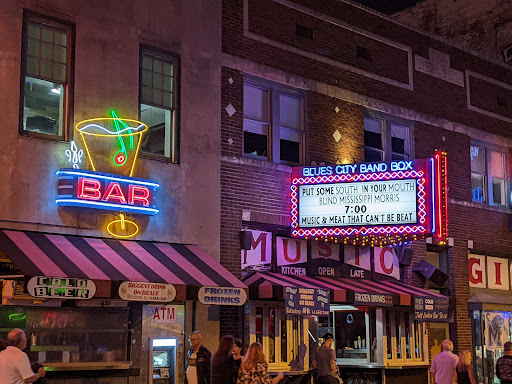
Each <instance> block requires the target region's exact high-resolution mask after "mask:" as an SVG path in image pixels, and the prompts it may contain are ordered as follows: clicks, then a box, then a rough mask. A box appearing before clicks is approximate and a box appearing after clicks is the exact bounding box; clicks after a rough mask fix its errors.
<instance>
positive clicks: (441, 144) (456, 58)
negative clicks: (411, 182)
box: [221, 0, 512, 351]
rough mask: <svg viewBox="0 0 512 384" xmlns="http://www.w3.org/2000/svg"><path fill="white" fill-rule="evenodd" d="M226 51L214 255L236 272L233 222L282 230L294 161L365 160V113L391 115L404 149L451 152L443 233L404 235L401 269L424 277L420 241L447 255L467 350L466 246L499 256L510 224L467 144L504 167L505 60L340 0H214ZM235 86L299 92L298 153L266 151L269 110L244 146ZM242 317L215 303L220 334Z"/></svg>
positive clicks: (456, 331)
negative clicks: (475, 193)
mask: <svg viewBox="0 0 512 384" xmlns="http://www.w3.org/2000/svg"><path fill="white" fill-rule="evenodd" d="M222 52H223V57H222V81H221V92H222V117H221V119H222V120H221V141H222V144H221V147H222V157H221V255H222V257H221V262H222V264H223V265H224V266H226V267H227V268H228V269H230V271H231V272H232V273H234V274H238V275H239V274H240V230H241V229H244V228H245V229H253V230H260V231H270V232H273V233H274V234H275V235H281V236H290V227H289V223H290V206H289V204H290V203H289V188H290V180H291V167H292V166H293V165H297V166H298V165H310V164H320V163H326V164H346V163H352V162H363V161H365V129H366V130H368V128H367V127H365V121H366V118H369V119H371V118H373V117H374V116H379V118H381V119H384V120H386V121H387V120H389V121H395V123H396V121H398V123H396V124H399V125H400V124H401V125H403V126H408V127H410V129H411V130H410V131H409V132H410V134H411V136H410V137H411V142H410V151H405V152H406V155H410V157H411V158H427V157H431V156H432V154H433V152H434V150H435V149H440V150H443V151H446V152H447V153H448V184H449V237H450V239H451V240H450V243H449V246H447V247H441V248H436V247H433V246H432V245H430V244H428V242H427V241H425V240H421V241H417V242H415V243H413V244H411V245H409V248H411V249H412V250H413V258H412V264H411V265H410V266H405V267H404V269H403V273H402V281H403V282H405V283H407V284H410V285H414V286H417V287H421V288H429V287H432V284H430V283H429V281H428V280H426V279H425V278H424V277H422V276H421V275H420V274H418V273H416V272H413V271H412V267H413V266H414V265H416V264H417V263H418V262H419V261H421V260H426V259H427V257H428V254H429V253H432V252H434V253H435V252H439V254H442V255H446V266H445V271H446V272H447V273H448V274H449V276H450V277H449V283H448V285H447V287H445V288H441V289H440V292H442V293H444V294H446V295H448V296H449V297H450V298H451V299H452V302H453V314H454V316H453V319H452V321H451V322H450V325H449V336H450V338H451V339H452V340H453V341H454V344H455V350H456V351H457V350H458V351H462V350H466V349H467V350H471V349H472V323H471V319H470V316H469V313H468V301H469V300H470V298H471V292H470V288H469V283H468V281H469V272H468V253H476V254H480V255H489V256H499V257H502V258H507V259H508V258H510V256H511V255H512V234H511V232H510V230H509V224H508V223H509V212H510V201H509V200H510V199H508V197H507V196H509V193H510V190H509V185H508V181H506V182H505V185H506V187H505V192H504V197H505V201H502V203H503V204H497V203H496V202H498V196H496V199H495V200H496V201H495V202H494V204H493V203H492V201H491V202H490V201H489V199H486V201H484V202H482V201H480V200H479V199H478V198H476V199H475V198H474V197H472V189H474V186H473V187H472V171H473V174H474V173H475V170H474V169H473V170H472V161H471V160H472V159H471V157H470V149H471V147H472V146H475V145H476V144H475V143H478V145H481V148H484V147H485V148H489V151H491V150H493V149H496V150H499V152H500V153H502V154H504V156H505V157H504V159H505V161H506V163H505V164H506V166H505V165H504V169H505V171H506V174H507V175H510V171H511V170H510V164H511V163H510V155H511V152H510V148H511V147H512V112H511V109H510V106H511V105H512V92H511V89H512V71H510V69H509V68H507V67H506V66H505V65H500V64H499V63H496V62H493V61H488V60H486V59H484V58H482V57H479V56H476V55H475V54H473V53H471V52H469V51H466V50H464V49H462V48H460V47H457V46H454V45H450V44H448V43H447V42H446V41H444V40H442V39H439V38H436V37H434V36H432V35H429V34H425V33H422V32H420V31H417V30H414V29H412V28H410V27H408V26H405V25H403V24H400V23H399V22H397V21H395V20H393V19H391V18H388V17H386V16H383V15H381V14H378V13H376V12H374V11H370V10H368V9H366V8H364V7H362V6H359V5H356V4H353V3H350V2H346V1H322V2H318V1H313V0H293V1H291V0H290V1H288V0H244V1H234V0H223V2H222ZM244 84H245V86H246V87H247V86H249V87H250V86H253V85H254V84H257V85H258V84H260V87H261V88H262V89H263V88H264V89H266V90H268V91H269V92H271V93H272V92H273V91H272V90H275V89H280V87H282V88H283V92H285V93H286V92H297V94H300V95H303V96H300V99H301V100H302V101H303V103H304V104H303V112H304V115H303V129H302V131H301V132H300V151H301V153H300V160H299V161H298V162H297V163H295V164H294V163H293V162H292V163H290V162H289V161H282V160H281V159H280V157H279V151H277V154H276V150H275V148H274V147H275V146H277V144H278V142H276V137H277V140H279V134H277V135H276V130H280V128H279V125H278V123H277V125H276V123H275V119H274V120H272V119H271V121H270V122H268V124H267V125H265V127H267V128H265V130H264V131H263V133H264V135H265V136H266V137H265V139H266V140H267V145H268V152H267V153H264V154H263V158H262V157H261V156H255V154H258V152H257V151H255V152H252V153H246V152H247V151H246V149H245V148H246V147H247V146H248V144H249V143H248V141H250V140H249V137H253V136H250V135H248V138H247V141H246V142H245V143H244V135H245V134H246V133H247V132H252V133H254V132H256V131H255V130H254V129H253V128H250V127H249V123H244V120H251V119H249V118H247V119H244V117H247V116H246V114H249V113H250V111H248V109H250V108H249V107H248V106H244V96H245V95H244ZM247 91H249V89H248V90H247ZM272 95H274V93H272ZM247 97H248V96H247ZM270 103H271V106H275V104H273V102H272V101H270ZM281 108H282V106H281ZM271 109H272V108H271ZM274 112H275V111H274ZM272 113H273V112H270V114H272ZM251 121H252V120H251ZM244 124H245V125H244ZM393 124H394V123H393ZM251 129H252V131H251ZM266 129H268V130H266ZM281 131H282V129H281ZM258 132H260V136H261V135H262V134H261V132H262V131H261V130H260V131H258ZM336 132H339V134H340V137H339V139H338V140H337V139H336V138H335V137H333V135H335V133H336ZM387 134H388V135H389V132H387ZM383 135H384V136H385V135H386V132H384V133H383ZM335 136H336V135H335ZM388 139H389V138H388ZM244 145H245V146H244ZM366 146H368V143H366ZM281 150H282V146H281ZM490 176H492V175H490ZM490 176H489V177H490ZM491 178H492V177H491ZM486 180H487V179H486ZM489 180H490V179H489ZM506 180H509V178H508V176H507V177H506ZM484 187H485V188H487V186H486V185H485V184H484ZM491 194H492V193H491ZM489 197H490V196H489ZM443 257H444V256H443ZM438 288H439V287H438ZM241 315H242V313H241V311H240V312H239V311H237V310H233V311H226V312H224V311H223V312H222V313H221V323H222V325H221V332H224V333H227V332H230V333H235V334H241V332H242V331H243V330H242V328H240V327H242V325H243V322H242V325H239V323H237V321H236V320H237V319H239V318H240V317H239V316H241ZM246 319H247V318H246ZM430 342H431V343H432V340H430Z"/></svg>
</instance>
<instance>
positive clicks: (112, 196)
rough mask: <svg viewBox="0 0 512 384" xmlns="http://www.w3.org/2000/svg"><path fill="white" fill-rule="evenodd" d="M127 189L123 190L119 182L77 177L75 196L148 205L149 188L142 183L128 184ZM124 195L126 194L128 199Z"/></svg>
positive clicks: (114, 202) (124, 203)
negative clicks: (103, 181)
mask: <svg viewBox="0 0 512 384" xmlns="http://www.w3.org/2000/svg"><path fill="white" fill-rule="evenodd" d="M127 189H128V190H127V191H126V192H123V188H122V186H121V184H120V183H118V182H115V181H107V182H106V183H105V185H102V183H101V182H100V181H99V180H96V179H89V178H86V177H79V178H78V185H77V198H79V199H84V200H92V201H105V202H107V203H113V204H123V205H135V206H144V207H148V206H149V205H150V202H149V200H150V197H151V192H150V191H149V188H147V187H145V186H142V185H130V184H128V188H127ZM125 190H126V187H125ZM126 196H128V199H127V198H126Z"/></svg>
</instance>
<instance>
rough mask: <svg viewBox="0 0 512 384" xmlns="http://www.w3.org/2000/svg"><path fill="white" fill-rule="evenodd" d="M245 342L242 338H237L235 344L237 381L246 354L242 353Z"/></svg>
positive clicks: (234, 357)
mask: <svg viewBox="0 0 512 384" xmlns="http://www.w3.org/2000/svg"><path fill="white" fill-rule="evenodd" d="M242 349H243V344H242V340H240V339H236V340H235V344H234V345H233V359H234V360H235V382H236V380H237V378H238V372H239V371H240V365H241V364H242V360H243V358H244V356H243V355H242Z"/></svg>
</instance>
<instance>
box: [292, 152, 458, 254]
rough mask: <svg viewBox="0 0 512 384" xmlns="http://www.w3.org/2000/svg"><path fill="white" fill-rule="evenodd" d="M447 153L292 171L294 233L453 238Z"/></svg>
mask: <svg viewBox="0 0 512 384" xmlns="http://www.w3.org/2000/svg"><path fill="white" fill-rule="evenodd" d="M445 170H446V153H444V152H440V151H436V155H435V156H434V158H430V159H419V160H402V161H392V162H381V163H359V164H346V165H325V166H318V167H297V168H294V169H293V171H292V186H291V216H292V224H291V227H292V236H293V237H299V238H306V239H308V238H313V239H316V240H318V239H324V240H333V241H335V242H336V241H338V240H341V241H343V242H344V243H349V244H354V245H356V244H358V245H372V246H377V245H379V246H383V245H393V244H401V243H403V242H405V241H412V240H416V239H417V238H421V237H425V236H426V235H429V234H434V237H435V239H436V241H437V242H439V243H442V242H443V240H445V239H446V237H447V233H448V232H447V230H446V228H447V214H446V206H447V198H446V196H447V195H446V173H445Z"/></svg>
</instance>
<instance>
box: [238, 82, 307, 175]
mask: <svg viewBox="0 0 512 384" xmlns="http://www.w3.org/2000/svg"><path fill="white" fill-rule="evenodd" d="M246 85H248V86H251V87H256V88H260V89H262V90H265V91H267V92H268V101H267V102H268V108H269V123H268V134H267V153H268V155H267V156H266V157H265V156H259V155H251V154H249V153H245V149H244V132H245V129H244V126H243V123H242V156H243V157H246V158H251V159H256V160H262V161H268V162H272V163H277V164H284V165H289V166H299V165H304V164H305V158H306V150H305V148H306V144H305V140H306V116H307V111H306V106H307V92H306V91H305V90H301V89H298V88H293V87H289V86H286V85H283V84H279V83H276V82H273V81H270V80H266V79H262V78H258V77H254V76H251V75H247V74H244V81H243V87H244V93H245V86H246ZM281 95H284V96H288V97H292V98H296V99H299V100H300V113H301V116H300V124H301V127H300V131H299V135H300V142H299V162H298V163H294V162H291V161H287V160H281V129H285V130H295V131H298V130H296V129H294V128H289V127H281V123H280V119H281V115H280V109H281V108H280V96H281ZM242 120H243V121H244V120H249V121H255V120H251V119H250V118H247V119H246V118H245V116H244V112H243V110H242ZM256 122H257V123H260V124H261V123H262V122H259V121H256Z"/></svg>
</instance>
